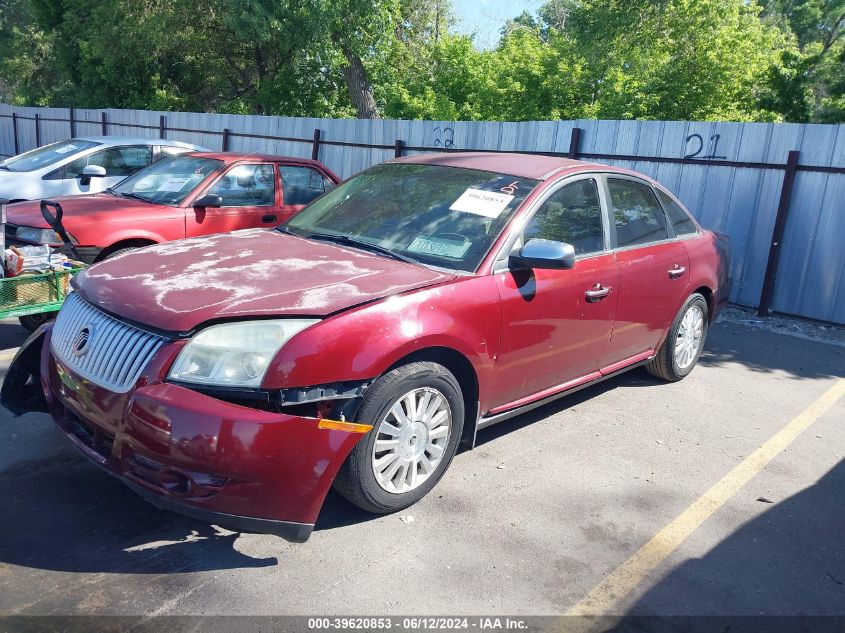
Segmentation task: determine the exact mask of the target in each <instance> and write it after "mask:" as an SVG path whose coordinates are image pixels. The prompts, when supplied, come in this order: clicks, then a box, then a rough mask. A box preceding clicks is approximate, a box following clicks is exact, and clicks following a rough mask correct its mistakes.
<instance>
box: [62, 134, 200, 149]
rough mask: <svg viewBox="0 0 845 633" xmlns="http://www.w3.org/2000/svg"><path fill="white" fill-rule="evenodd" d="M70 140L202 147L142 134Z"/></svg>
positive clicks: (106, 143)
mask: <svg viewBox="0 0 845 633" xmlns="http://www.w3.org/2000/svg"><path fill="white" fill-rule="evenodd" d="M69 140H71V141H90V142H92V143H102V144H103V145H167V146H171V147H189V148H202V146H201V145H194V144H193V143H185V142H183V141H173V140H170V139H166V138H149V137H144V136H74V137H73V138H72V139H69Z"/></svg>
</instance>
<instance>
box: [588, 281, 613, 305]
mask: <svg viewBox="0 0 845 633" xmlns="http://www.w3.org/2000/svg"><path fill="white" fill-rule="evenodd" d="M611 290H613V288H605V287H604V286H602V285H601V284H600V283H598V284H596V285H595V286H593V287H592V288H590V289H589V290H588V291H587V292H585V293H584V296H585V297H586V298H587V303H595V302H596V301H601V300H602V299H604V298H605V297H606V296H607V295H609V294H610V291H611Z"/></svg>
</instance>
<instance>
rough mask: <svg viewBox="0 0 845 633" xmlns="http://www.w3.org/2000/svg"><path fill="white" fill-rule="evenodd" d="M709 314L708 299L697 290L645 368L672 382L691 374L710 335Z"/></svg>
mask: <svg viewBox="0 0 845 633" xmlns="http://www.w3.org/2000/svg"><path fill="white" fill-rule="evenodd" d="M707 314H708V310H707V300H706V299H705V298H704V297H703V296H701V295H700V294H698V293H697V292H696V293H694V294H692V295H690V296H689V298H688V299H687V300H686V302H684V305H683V307H682V308H681V310H680V311H679V312H678V316H676V317H675V321H674V322H673V323H672V327H671V328H670V329H669V335H668V336H667V337H666V340H665V341H664V343H663V346H662V347H661V348H660V351H658V352H657V355H656V356H655V357H654V358H653V359H652V360H651V362H649V363H648V365H646V366H645V368H646V370H647V371H648V372H649V373H650V374H652V375H654V376H657V377H658V378H663V379H664V380H669V381H671V382H676V381H678V380H681V379H682V378H683V377H684V376H686V375H688V374H689V373H690V372H691V371H692V369H693V367H695V364H696V363H697V362H698V357H699V356H701V350H702V348H703V347H704V340H705V339H706V338H707Z"/></svg>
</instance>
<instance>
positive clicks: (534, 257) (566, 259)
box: [508, 238, 575, 270]
mask: <svg viewBox="0 0 845 633" xmlns="http://www.w3.org/2000/svg"><path fill="white" fill-rule="evenodd" d="M573 266H575V247H573V246H572V245H571V244H566V243H565V242H556V241H554V240H542V239H537V238H534V239H531V240H528V242H526V244H525V245H524V246H522V247H521V248H517V249H516V250H514V251H513V252H512V253H511V254H510V257H509V258H508V267H509V268H511V269H512V270H519V269H526V268H538V269H541V270H543V269H546V270H566V269H569V268H572V267H573Z"/></svg>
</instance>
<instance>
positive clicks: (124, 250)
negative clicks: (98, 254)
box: [99, 246, 141, 262]
mask: <svg viewBox="0 0 845 633" xmlns="http://www.w3.org/2000/svg"><path fill="white" fill-rule="evenodd" d="M139 248H141V247H140V246H127V247H126V248H119V249H117V250H116V251H113V252H111V253H108V254H107V255H105V256H104V257H103V258H102V259H101V260H99V261H101V262H104V261H106V260H107V259H111V258H112V257H117V256H118V255H125V254H126V253H131V252H132V251H135V250H138V249H139Z"/></svg>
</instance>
